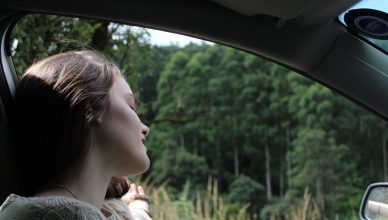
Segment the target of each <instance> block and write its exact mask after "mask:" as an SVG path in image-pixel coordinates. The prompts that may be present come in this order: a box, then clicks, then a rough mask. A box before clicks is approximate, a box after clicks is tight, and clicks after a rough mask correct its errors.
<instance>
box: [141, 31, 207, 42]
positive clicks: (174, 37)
mask: <svg viewBox="0 0 388 220" xmlns="http://www.w3.org/2000/svg"><path fill="white" fill-rule="evenodd" d="M147 30H148V31H149V33H150V43H151V44H153V45H158V46H167V45H171V44H175V45H178V46H185V45H187V44H189V43H197V44H202V43H208V44H211V42H209V41H204V40H200V39H197V38H192V37H187V36H184V35H180V34H174V33H170V32H165V31H158V30H153V29H147Z"/></svg>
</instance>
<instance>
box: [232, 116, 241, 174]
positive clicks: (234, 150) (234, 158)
mask: <svg viewBox="0 0 388 220" xmlns="http://www.w3.org/2000/svg"><path fill="white" fill-rule="evenodd" d="M236 133H237V124H236V118H235V117H233V155H234V157H233V160H234V176H235V177H238V176H239V175H240V171H239V161H238V146H237V134H236Z"/></svg>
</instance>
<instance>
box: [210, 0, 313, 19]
mask: <svg viewBox="0 0 388 220" xmlns="http://www.w3.org/2000/svg"><path fill="white" fill-rule="evenodd" d="M211 1H213V2H215V3H217V4H220V5H222V6H224V7H227V8H229V9H232V10H234V11H237V12H239V13H241V14H244V15H248V16H252V15H257V14H264V15H269V16H273V17H278V18H281V19H285V20H289V19H292V18H295V17H297V16H298V15H300V14H301V13H302V12H303V11H304V10H305V9H307V8H308V7H309V6H311V4H313V3H314V2H316V1H314V0H293V1H290V0H211Z"/></svg>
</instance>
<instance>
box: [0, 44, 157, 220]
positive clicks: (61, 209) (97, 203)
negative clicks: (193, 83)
mask: <svg viewBox="0 0 388 220" xmlns="http://www.w3.org/2000/svg"><path fill="white" fill-rule="evenodd" d="M135 111H136V103H135V98H134V95H133V92H132V90H131V88H130V87H129V85H128V84H127V82H126V81H125V79H124V77H123V76H122V75H121V73H120V71H119V69H118V68H117V66H115V65H114V64H112V63H111V62H109V61H107V60H106V58H105V57H103V56H102V55H101V54H99V53H97V52H94V51H89V50H82V51H70V52H65V53H61V54H57V55H54V56H51V57H48V58H46V59H43V60H41V61H39V62H37V63H35V64H34V65H32V66H31V67H30V68H29V69H28V70H27V71H26V73H25V74H24V75H23V77H22V78H21V80H20V83H19V85H18V88H17V90H16V96H15V111H14V112H15V115H14V117H12V118H13V119H14V121H12V124H14V125H15V127H14V132H13V133H14V134H15V138H14V139H15V148H14V149H15V150H14V155H15V160H17V163H18V166H19V167H18V168H19V173H20V181H19V182H20V183H21V184H20V186H19V191H18V192H17V194H19V195H15V194H12V195H10V196H9V197H8V198H7V200H6V201H5V202H4V204H3V205H2V206H1V208H0V219H106V218H108V219H120V216H118V215H117V213H112V210H113V209H110V208H109V207H112V203H109V202H108V203H106V204H105V205H103V203H104V198H105V196H106V194H107V198H109V197H117V196H118V195H124V194H126V191H125V189H124V190H121V191H120V190H119V192H120V193H118V195H117V194H116V195H115V196H114V195H108V194H109V190H108V192H107V189H108V186H110V188H112V187H114V188H117V189H119V188H120V187H121V188H127V191H129V192H128V194H126V197H125V198H126V199H123V200H119V201H127V202H129V201H130V200H131V199H129V198H135V199H137V198H138V199H145V195H144V191H143V190H142V188H141V187H139V188H136V187H135V186H134V185H132V186H128V187H126V186H125V185H128V183H127V182H125V183H122V180H123V179H122V178H117V179H114V178H113V179H112V177H121V176H131V175H136V174H140V173H143V172H145V171H146V170H147V169H148V167H149V165H150V161H149V158H148V156H147V154H146V152H147V150H146V147H145V139H146V137H147V135H148V133H149V129H148V127H147V126H145V125H144V124H143V123H142V122H141V121H140V119H139V117H138V116H137V114H136V112H135ZM120 179H121V183H120ZM118 186H119V187H118ZM106 201H109V200H106ZM109 204H110V205H109ZM116 205H117V204H116ZM137 207H139V206H137ZM144 207H145V206H144V205H143V207H141V206H140V209H144ZM144 212H146V210H144ZM144 215H145V216H146V213H144ZM147 217H148V216H146V217H145V218H147Z"/></svg>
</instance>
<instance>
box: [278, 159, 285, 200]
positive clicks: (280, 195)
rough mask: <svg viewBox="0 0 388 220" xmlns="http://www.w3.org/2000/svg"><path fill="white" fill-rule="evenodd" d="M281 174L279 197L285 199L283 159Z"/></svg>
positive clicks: (281, 160)
mask: <svg viewBox="0 0 388 220" xmlns="http://www.w3.org/2000/svg"><path fill="white" fill-rule="evenodd" d="M279 170H280V174H279V189H280V190H279V197H280V198H283V195H284V177H283V171H284V168H283V158H281V159H280V169H279Z"/></svg>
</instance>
